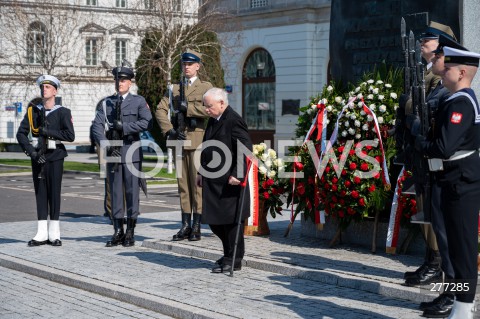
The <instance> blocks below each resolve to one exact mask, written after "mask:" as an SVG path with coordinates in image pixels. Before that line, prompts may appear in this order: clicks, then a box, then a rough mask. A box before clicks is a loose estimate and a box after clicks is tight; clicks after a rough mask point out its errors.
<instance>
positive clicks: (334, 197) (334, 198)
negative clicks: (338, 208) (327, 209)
mask: <svg viewBox="0 0 480 319" xmlns="http://www.w3.org/2000/svg"><path fill="white" fill-rule="evenodd" d="M332 202H334V203H336V202H338V199H337V196H335V195H334V196H332Z"/></svg>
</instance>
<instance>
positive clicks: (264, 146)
mask: <svg viewBox="0 0 480 319" xmlns="http://www.w3.org/2000/svg"><path fill="white" fill-rule="evenodd" d="M266 148H267V144H265V143H260V144H258V151H259V152H263V151H264V150H265V149H266Z"/></svg>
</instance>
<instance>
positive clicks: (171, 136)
mask: <svg viewBox="0 0 480 319" xmlns="http://www.w3.org/2000/svg"><path fill="white" fill-rule="evenodd" d="M166 135H167V139H169V140H176V139H177V131H175V130H174V129H173V128H171V129H170V130H169V131H168V132H167V134H166Z"/></svg>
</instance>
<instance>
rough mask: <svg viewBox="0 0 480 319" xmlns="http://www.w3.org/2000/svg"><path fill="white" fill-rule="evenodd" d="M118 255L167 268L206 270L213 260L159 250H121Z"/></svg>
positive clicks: (211, 265)
mask: <svg viewBox="0 0 480 319" xmlns="http://www.w3.org/2000/svg"><path fill="white" fill-rule="evenodd" d="M118 255H119V256H127V257H136V258H138V259H139V260H141V261H146V262H150V263H154V264H158V265H162V266H165V267H169V268H178V269H197V268H200V269H201V268H205V269H206V270H207V269H209V268H211V267H213V262H211V261H205V260H201V259H196V258H192V257H184V256H180V255H175V256H172V255H169V254H165V253H161V252H121V253H119V254H118Z"/></svg>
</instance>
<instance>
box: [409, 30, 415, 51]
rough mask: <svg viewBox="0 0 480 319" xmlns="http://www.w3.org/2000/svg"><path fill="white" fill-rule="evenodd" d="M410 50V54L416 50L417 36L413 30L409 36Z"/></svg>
mask: <svg viewBox="0 0 480 319" xmlns="http://www.w3.org/2000/svg"><path fill="white" fill-rule="evenodd" d="M408 48H409V50H410V52H413V51H414V50H415V36H414V35H413V32H412V30H410V34H409V35H408Z"/></svg>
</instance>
